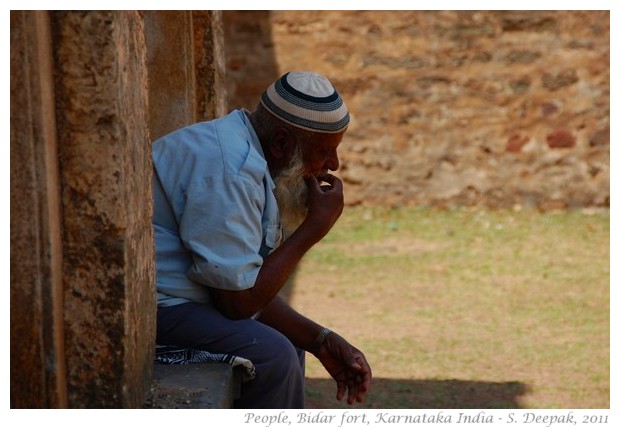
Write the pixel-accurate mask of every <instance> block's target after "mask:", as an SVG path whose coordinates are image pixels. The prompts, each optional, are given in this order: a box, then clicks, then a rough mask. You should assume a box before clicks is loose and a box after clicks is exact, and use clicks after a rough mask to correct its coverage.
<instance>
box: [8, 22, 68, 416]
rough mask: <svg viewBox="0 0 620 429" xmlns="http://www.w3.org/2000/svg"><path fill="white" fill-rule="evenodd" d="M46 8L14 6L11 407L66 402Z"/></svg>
mask: <svg viewBox="0 0 620 429" xmlns="http://www.w3.org/2000/svg"><path fill="white" fill-rule="evenodd" d="M52 76H53V75H52V52H51V40H50V25H49V16H48V13H47V12H42V11H39V12H26V11H11V347H10V350H11V407H12V408H57V407H66V406H67V392H66V384H65V363H64V344H63V324H62V322H63V307H62V298H63V287H62V243H61V233H60V224H61V218H60V213H61V211H60V202H59V197H60V180H59V175H58V160H57V148H56V144H57V143H56V125H55V119H54V92H53V91H54V87H53V78H52Z"/></svg>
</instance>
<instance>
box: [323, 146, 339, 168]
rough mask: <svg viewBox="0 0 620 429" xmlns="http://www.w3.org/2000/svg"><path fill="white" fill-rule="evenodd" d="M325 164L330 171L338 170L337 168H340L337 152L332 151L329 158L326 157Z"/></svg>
mask: <svg viewBox="0 0 620 429" xmlns="http://www.w3.org/2000/svg"><path fill="white" fill-rule="evenodd" d="M325 166H326V167H327V168H328V169H329V170H331V171H336V170H338V168H340V160H339V159H338V152H336V151H333V152H332V153H331V155H330V156H329V158H327V162H326V163H325Z"/></svg>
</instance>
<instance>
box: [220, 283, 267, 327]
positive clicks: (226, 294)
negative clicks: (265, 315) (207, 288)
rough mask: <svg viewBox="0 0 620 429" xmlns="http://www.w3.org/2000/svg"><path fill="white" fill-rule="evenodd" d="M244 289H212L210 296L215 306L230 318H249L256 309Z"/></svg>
mask: <svg viewBox="0 0 620 429" xmlns="http://www.w3.org/2000/svg"><path fill="white" fill-rule="evenodd" d="M244 292H245V291H228V290H221V289H214V290H212V293H211V297H212V298H213V302H214V304H215V308H217V310H218V311H219V312H220V313H222V315H224V317H226V318H228V319H231V320H242V319H249V318H251V317H252V316H254V315H255V314H256V312H257V311H258V309H255V308H254V306H253V305H252V300H251V299H248V297H247V294H246V293H244Z"/></svg>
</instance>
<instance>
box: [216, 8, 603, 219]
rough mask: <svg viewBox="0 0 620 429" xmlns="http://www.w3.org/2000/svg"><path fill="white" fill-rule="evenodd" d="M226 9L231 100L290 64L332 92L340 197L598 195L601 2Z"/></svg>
mask: <svg viewBox="0 0 620 429" xmlns="http://www.w3.org/2000/svg"><path fill="white" fill-rule="evenodd" d="M224 18H225V24H226V27H225V29H226V46H227V49H226V61H227V68H228V78H229V80H228V91H229V104H230V106H229V107H230V108H236V107H239V106H245V107H248V108H252V107H253V106H254V105H255V103H256V100H257V99H258V96H259V94H260V92H261V91H262V89H263V88H264V87H265V86H266V85H268V84H269V83H270V82H271V81H272V80H273V79H275V78H276V77H278V76H279V75H280V74H282V73H283V72H285V71H287V70H292V69H311V70H316V71H318V72H320V73H323V74H325V75H327V76H328V77H329V78H330V79H331V80H332V81H333V83H334V85H335V86H336V88H337V89H338V90H339V92H341V94H342V96H343V98H344V99H345V102H346V103H347V105H348V107H349V109H350V110H351V116H352V123H351V126H350V130H349V132H348V134H347V135H346V136H345V140H344V141H343V144H342V146H341V152H340V155H341V170H340V173H339V174H340V175H341V177H342V178H343V179H344V180H345V183H346V190H345V195H346V200H347V203H348V204H361V203H363V204H386V203H387V204H391V205H402V204H435V205H446V204H465V205H486V206H491V207H511V206H515V205H520V206H535V207H538V208H541V209H555V208H570V207H583V206H609V198H610V197H609V195H610V190H609V188H610V186H609V152H610V149H609V145H610V141H609V139H610V132H609V126H610V122H609V109H610V108H609V70H610V51H609V47H610V39H609V29H610V20H609V12H608V11H480V12H476V11H273V12H247V11H245V12H239V11H229V12H225V14H224Z"/></svg>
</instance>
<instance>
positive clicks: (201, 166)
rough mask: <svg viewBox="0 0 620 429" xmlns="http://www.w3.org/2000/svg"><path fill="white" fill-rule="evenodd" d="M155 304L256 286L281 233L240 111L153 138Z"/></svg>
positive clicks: (261, 161) (268, 183) (264, 171)
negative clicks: (261, 270)
mask: <svg viewBox="0 0 620 429" xmlns="http://www.w3.org/2000/svg"><path fill="white" fill-rule="evenodd" d="M153 167H154V175H153V198H154V214H153V227H154V232H155V253H156V264H157V303H158V305H160V306H170V305H177V304H181V303H184V302H188V301H196V302H205V303H206V302H209V301H210V299H209V292H208V288H209V287H212V288H218V289H226V290H243V289H248V288H251V287H253V286H254V283H255V282H256V277H257V276H258V272H259V271H260V269H261V266H262V264H263V258H265V257H266V256H267V255H268V254H269V252H270V251H271V250H273V249H274V248H275V247H277V245H278V244H279V242H280V240H281V237H282V232H281V227H280V222H279V214H278V206H277V203H276V200H275V196H274V194H273V189H274V187H275V184H274V182H273V180H272V178H271V176H270V174H269V169H268V167H267V162H266V160H265V156H264V154H263V150H262V148H261V145H260V143H259V141H258V137H257V136H256V133H255V132H254V129H253V128H252V126H251V124H250V121H249V119H248V117H247V116H246V111H244V110H235V111H233V112H231V113H230V114H228V115H227V116H224V117H223V118H219V119H215V120H213V121H209V122H200V123H197V124H194V125H191V126H188V127H186V128H182V129H180V130H177V131H175V132H173V133H171V134H168V135H167V136H165V137H162V138H160V139H159V140H157V141H155V142H153Z"/></svg>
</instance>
